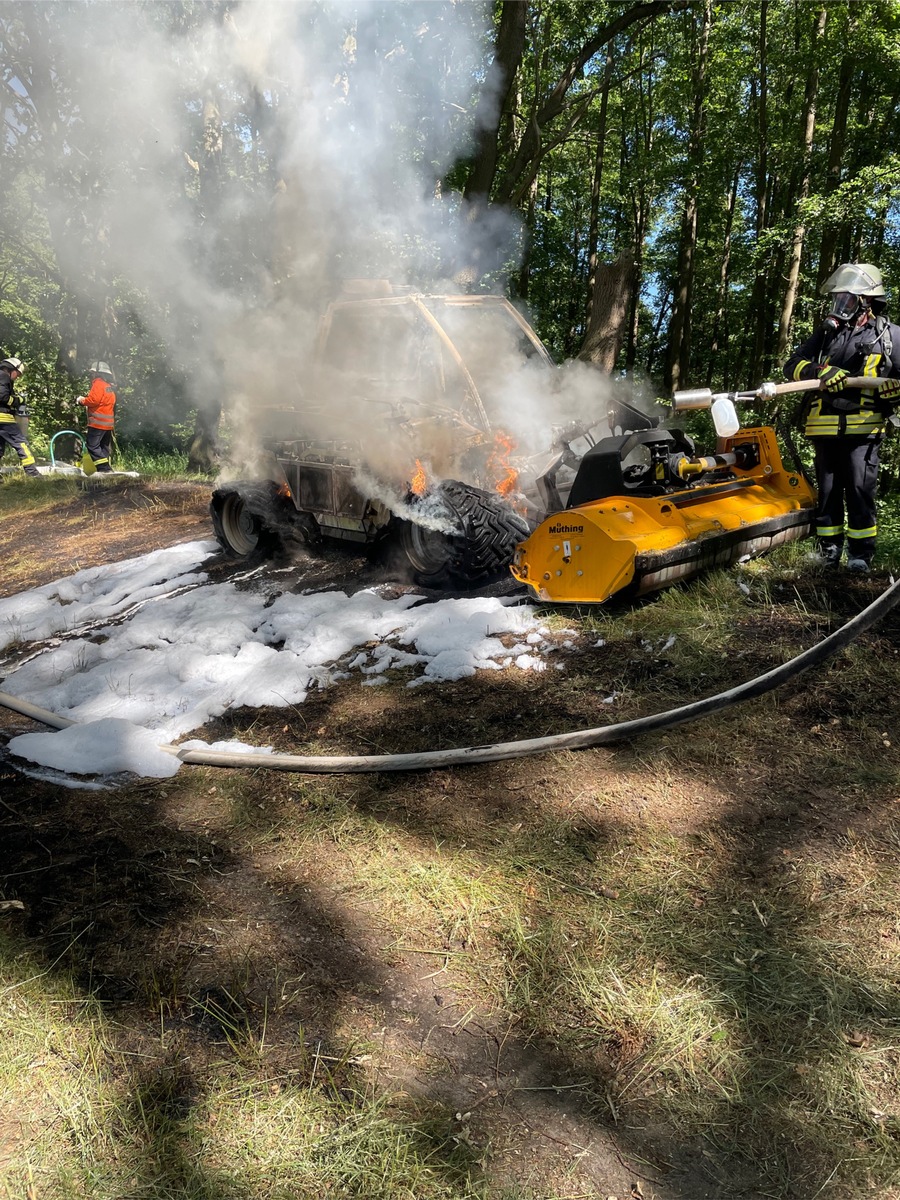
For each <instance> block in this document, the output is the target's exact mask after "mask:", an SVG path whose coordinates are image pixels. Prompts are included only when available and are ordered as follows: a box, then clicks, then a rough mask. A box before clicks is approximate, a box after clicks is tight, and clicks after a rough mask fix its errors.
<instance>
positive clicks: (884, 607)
mask: <svg viewBox="0 0 900 1200" xmlns="http://www.w3.org/2000/svg"><path fill="white" fill-rule="evenodd" d="M898 602H900V579H898V580H896V581H895V582H894V583H892V584H891V585H890V586H889V587H888V588H886V589H885V591H883V592H882V593H881V595H880V596H878V597H877V599H875V600H873V601H872V603H871V604H869V605H868V606H867V607H866V608H864V609H863V610H862V612H860V613H858V614H857V615H856V616H855V617H853V618H851V620H849V621H847V622H846V624H844V625H842V626H841V627H840V629H837V630H835V632H834V633H832V634H829V636H828V637H826V638H824V639H823V640H822V641H821V642H818V643H817V644H816V645H815V646H811V647H810V648H809V649H808V650H804V651H803V652H802V653H801V654H798V655H797V656H796V657H795V658H792V659H789V660H788V662H786V663H782V665H781V666H779V667H774V668H773V669H772V670H771V671H766V672H765V674H763V675H758V676H757V677H756V678H755V679H750V680H748V681H747V682H746V683H741V684H738V686H737V687H733V688H729V689H728V690H727V691H724V692H719V693H717V694H716V695H714V696H707V697H706V698H705V699H703V700H694V701H692V702H691V703H690V704H683V705H681V706H680V707H679V708H670V709H667V710H666V711H665V712H660V713H654V714H653V715H652V716H649V717H637V718H635V719H634V720H632V721H621V722H619V723H618V724H616V725H601V726H599V727H598V728H596V729H581V730H576V731H573V732H571V733H560V734H551V735H550V736H548V737H540V738H524V739H522V740H521V741H516V742H495V743H493V744H492V745H488V746H463V747H459V748H457V749H455V750H427V751H423V752H421V753H418V754H360V755H320V756H309V755H300V754H263V753H260V752H247V753H244V752H239V751H234V752H231V751H229V752H225V751H217V750H179V749H178V747H177V746H164V747H162V748H163V749H164V750H167V751H168V752H169V753H172V754H177V756H178V757H179V758H180V759H181V761H182V762H185V763H192V764H196V765H198V766H207V767H266V768H268V769H269V770H272V771H294V772H297V773H301V774H315V775H348V774H360V773H366V772H374V771H430V770H437V769H439V768H442V767H451V766H459V765H461V764H463V763H489V762H500V761H502V760H504V759H510V758H526V757H528V756H529V755H533V754H545V753H547V752H549V751H553V750H583V749H586V748H587V747H589V746H608V745H611V744H612V743H615V742H622V741H626V740H630V739H633V738H636V737H640V736H641V735H642V734H645V733H655V732H657V731H659V730H661V729H670V728H671V727H672V726H674V725H683V724H685V723H686V722H687V721H695V720H697V719H699V718H700V717H708V716H711V715H712V714H713V713H718V712H722V711H723V710H724V709H726V708H730V707H731V706H732V705H734V704H739V703H741V702H742V701H744V700H752V699H754V698H755V697H757V696H762V695H764V694H765V693H766V692H770V691H772V690H773V689H774V688H776V687H780V686H781V684H783V683H787V682H788V681H789V680H791V679H794V678H795V677H796V676H797V675H799V674H800V673H801V672H802V671H807V670H809V668H810V667H814V666H817V665H818V664H819V663H822V662H825V661H826V660H827V659H828V658H830V657H832V656H833V655H834V654H837V653H838V652H839V651H840V650H843V649H844V648H845V647H846V646H849V645H850V643H851V642H852V641H853V640H854V639H855V638H857V637H859V635H860V634H861V633H864V632H865V631H866V630H867V629H869V628H871V626H872V625H875V624H876V623H877V622H878V621H880V620H881V619H882V618H883V617H885V616H886V615H887V614H888V613H889V612H890V611H891V609H893V608H894V606H895V605H896V604H897V603H898ZM0 704H2V705H4V706H5V707H6V708H9V709H12V710H13V711H15V712H19V713H22V714H23V715H24V716H27V717H31V718H32V719H34V720H37V721H41V722H42V723H43V724H45V725H49V726H51V727H53V728H57V729H60V728H67V727H68V726H70V725H72V724H75V722H73V721H69V720H68V719H67V718H65V717H58V716H56V714H54V713H51V712H48V711H47V710H46V709H41V708H38V707H37V706H35V705H33V704H28V703H27V702H25V701H22V700H19V699H18V698H17V697H15V696H10V695H8V694H7V693H5V692H0Z"/></svg>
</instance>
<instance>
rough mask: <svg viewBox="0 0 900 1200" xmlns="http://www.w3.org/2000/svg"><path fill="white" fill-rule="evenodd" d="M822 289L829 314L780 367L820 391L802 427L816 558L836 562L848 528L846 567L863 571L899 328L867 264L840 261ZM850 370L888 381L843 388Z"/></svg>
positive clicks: (870, 548) (899, 359)
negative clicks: (811, 471) (811, 484)
mask: <svg viewBox="0 0 900 1200" xmlns="http://www.w3.org/2000/svg"><path fill="white" fill-rule="evenodd" d="M820 291H821V294H822V295H823V296H828V297H829V305H828V313H827V315H826V316H825V319H824V320H823V321H822V323H821V325H820V326H819V328H818V329H817V330H816V331H815V333H813V335H812V337H810V338H807V340H806V341H805V342H803V344H802V345H800V346H798V347H797V349H796V350H795V351H794V353H793V354H792V355H791V357H790V358H789V359H788V360H787V362H786V363H785V364H784V374H785V375H786V377H787V378H788V379H819V380H820V383H821V390H820V391H816V392H810V393H808V396H810V397H812V399H811V400H808V402H807V404H808V406H807V407H806V408H805V421H804V426H803V431H804V433H805V434H806V436H807V437H808V438H809V439H810V441H811V442H812V445H813V450H814V454H815V470H816V484H817V487H818V493H819V502H818V508H817V510H816V539H817V543H818V553H819V558H820V559H821V561H822V562H824V563H826V564H828V565H831V566H837V565H838V564H839V563H840V560H841V555H842V553H843V550H844V538H845V534H846V539H847V568H848V570H851V571H860V572H865V571H868V570H869V568H870V564H871V562H872V557H873V555H874V553H875V540H876V535H877V532H878V529H877V522H876V516H875V494H876V489H877V485H878V450H879V446H880V444H881V439H882V436H883V434H884V430H885V424H886V421H887V418H888V417H889V416H890V414H891V410H892V408H893V406H894V405H896V404H898V403H900V327H898V326H897V325H894V324H892V323H891V322H890V321H889V320H888V319H887V317H886V316H885V308H886V304H887V301H886V298H885V290H884V281H883V279H882V276H881V272H880V271H879V269H878V268H877V267H875V266H873V265H872V264H871V263H843V264H842V265H841V266H839V267H838V268H837V270H836V271H834V273H833V274H832V275H831V276H829V278H828V279H826V280H825V282H824V283H823V284H822V287H821V289H820ZM853 375H871V376H873V378H874V377H879V378H884V377H888V378H890V380H891V381H892V382H890V383H885V384H882V385H881V387H880V390H879V389H878V388H872V389H871V390H869V389H862V390H859V391H854V390H851V389H849V388H844V386H843V381H844V379H846V378H847V377H848V376H853ZM845 516H846V527H845Z"/></svg>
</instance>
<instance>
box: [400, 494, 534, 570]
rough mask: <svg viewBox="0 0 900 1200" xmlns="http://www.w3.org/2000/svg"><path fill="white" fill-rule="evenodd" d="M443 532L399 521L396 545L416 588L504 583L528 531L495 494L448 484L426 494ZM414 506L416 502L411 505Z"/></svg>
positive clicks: (517, 515) (525, 524) (519, 518)
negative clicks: (515, 553) (514, 555)
mask: <svg viewBox="0 0 900 1200" xmlns="http://www.w3.org/2000/svg"><path fill="white" fill-rule="evenodd" d="M428 499H429V502H430V503H429V508H430V510H431V511H432V512H436V513H437V515H438V516H439V518H440V520H441V524H443V525H445V526H449V527H450V528H452V530H453V532H444V531H443V530H436V529H433V528H428V527H426V526H425V525H422V524H418V523H416V522H415V521H409V520H407V521H404V522H403V524H402V526H401V528H400V544H401V546H402V548H403V551H404V554H405V556H406V559H407V561H408V562H409V564H410V566H411V567H412V569H413V573H414V575H415V579H416V582H417V583H420V584H422V585H423V586H425V587H457V588H475V587H483V586H485V585H487V584H489V583H493V582H494V581H495V580H497V579H501V578H503V577H504V576H505V575H506V573H507V571H508V569H509V564H510V563H511V562H512V557H513V552H514V551H515V548H516V546H517V545H518V543H519V542H521V541H524V539H525V538H526V537H527V536H528V532H529V530H528V525H527V523H526V521H525V520H524V518H523V517H521V516H519V514H518V513H517V512H515V511H514V510H513V509H512V508H510V506H509V505H508V504H507V503H506V502H505V501H504V500H502V499H501V497H500V496H498V495H496V493H494V492H486V491H483V490H482V489H481V488H476V487H472V486H471V485H469V484H465V483H460V482H458V481H457V480H455V479H447V480H444V482H443V483H442V484H441V485H440V487H439V488H437V489H435V490H434V491H433V492H431V493H430V494H429V498H428ZM413 503H414V504H415V501H414V502H413Z"/></svg>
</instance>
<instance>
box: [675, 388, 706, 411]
mask: <svg viewBox="0 0 900 1200" xmlns="http://www.w3.org/2000/svg"><path fill="white" fill-rule="evenodd" d="M712 402H713V394H712V392H711V391H710V389H709V388H688V389H687V390H686V391H683V392H673V393H672V411H673V412H689V411H691V410H692V409H695V408H709V406H710V405H711V404H712Z"/></svg>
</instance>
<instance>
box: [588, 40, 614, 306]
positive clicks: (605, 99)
mask: <svg viewBox="0 0 900 1200" xmlns="http://www.w3.org/2000/svg"><path fill="white" fill-rule="evenodd" d="M612 61H613V60H612V55H611V54H610V53H609V52H607V55H606V67H605V70H604V73H603V91H602V92H601V94H600V118H599V121H598V123H597V150H596V153H595V155H594V174H593V177H592V179H591V213H590V223H589V225H588V288H587V293H588V294H587V327H588V330H590V327H591V313H592V311H593V307H594V288H595V286H596V283H597V267H598V261H599V260H598V258H597V244H598V236H599V235H598V229H599V224H600V220H599V218H600V185H601V183H602V181H603V156H604V154H603V152H604V149H605V147H606V113H607V108H608V105H609V85H610V82H611V80H612Z"/></svg>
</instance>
